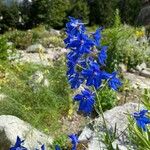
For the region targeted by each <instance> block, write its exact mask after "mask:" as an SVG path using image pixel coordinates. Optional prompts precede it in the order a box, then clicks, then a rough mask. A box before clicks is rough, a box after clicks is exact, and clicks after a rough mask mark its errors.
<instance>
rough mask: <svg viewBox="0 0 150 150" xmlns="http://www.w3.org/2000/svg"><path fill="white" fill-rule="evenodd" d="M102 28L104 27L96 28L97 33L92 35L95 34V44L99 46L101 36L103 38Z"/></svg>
mask: <svg viewBox="0 0 150 150" xmlns="http://www.w3.org/2000/svg"><path fill="white" fill-rule="evenodd" d="M102 29H103V28H102V27H100V28H98V29H97V30H96V32H95V33H93V34H92V35H93V39H94V43H95V46H97V47H99V46H100V41H101V38H102V36H101V32H102Z"/></svg>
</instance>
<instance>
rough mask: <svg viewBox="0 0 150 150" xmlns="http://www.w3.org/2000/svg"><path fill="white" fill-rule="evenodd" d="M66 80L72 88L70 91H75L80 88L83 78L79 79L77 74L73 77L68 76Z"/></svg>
mask: <svg viewBox="0 0 150 150" xmlns="http://www.w3.org/2000/svg"><path fill="white" fill-rule="evenodd" d="M68 80H69V83H70V85H71V88H72V89H77V88H78V87H79V86H80V84H82V83H83V81H84V78H83V77H81V76H80V75H79V73H75V74H74V75H72V76H69V77H68Z"/></svg>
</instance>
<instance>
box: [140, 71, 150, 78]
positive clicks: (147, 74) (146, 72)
mask: <svg viewBox="0 0 150 150" xmlns="http://www.w3.org/2000/svg"><path fill="white" fill-rule="evenodd" d="M140 75H141V76H143V77H147V78H150V71H148V70H142V71H141V72H140Z"/></svg>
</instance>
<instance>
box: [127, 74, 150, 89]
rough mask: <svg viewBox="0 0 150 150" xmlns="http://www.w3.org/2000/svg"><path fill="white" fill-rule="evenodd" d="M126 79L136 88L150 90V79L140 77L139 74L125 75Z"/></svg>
mask: <svg viewBox="0 0 150 150" xmlns="http://www.w3.org/2000/svg"><path fill="white" fill-rule="evenodd" d="M124 77H125V79H128V80H129V81H130V83H131V86H132V87H134V88H140V89H145V88H146V89H150V79H149V78H145V77H142V76H139V75H137V74H133V73H129V72H127V73H125V74H124Z"/></svg>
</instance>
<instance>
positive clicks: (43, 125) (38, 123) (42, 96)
mask: <svg viewBox="0 0 150 150" xmlns="http://www.w3.org/2000/svg"><path fill="white" fill-rule="evenodd" d="M3 67H4V68H5V71H6V72H7V74H8V76H7V78H8V82H7V83H6V84H5V83H2V84H1V92H2V93H4V94H6V95H7V98H6V100H5V101H1V102H0V107H1V110H0V115H2V114H5V115H7V114H9V115H14V116H17V117H19V118H21V119H23V120H25V121H27V122H30V124H31V125H33V126H34V127H37V128H39V129H41V130H42V131H43V132H47V133H49V132H50V133H51V134H53V135H56V136H57V134H59V133H58V131H57V130H59V129H60V122H59V120H60V119H61V117H62V116H65V115H66V116H67V112H68V109H69V104H68V101H69V96H70V90H69V88H68V86H67V82H66V76H65V67H64V65H63V63H60V62H58V63H57V64H56V65H54V67H44V66H40V65H35V64H31V63H29V64H28V63H26V64H16V65H10V64H9V65H8V63H7V64H6V65H5V66H3ZM37 70H40V71H42V72H43V73H44V75H45V76H46V77H47V78H48V80H49V82H50V85H49V87H43V86H39V90H38V91H37V92H36V93H33V90H32V88H31V87H30V86H29V84H28V80H29V77H30V76H31V75H32V74H33V73H34V72H36V71H37Z"/></svg>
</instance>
